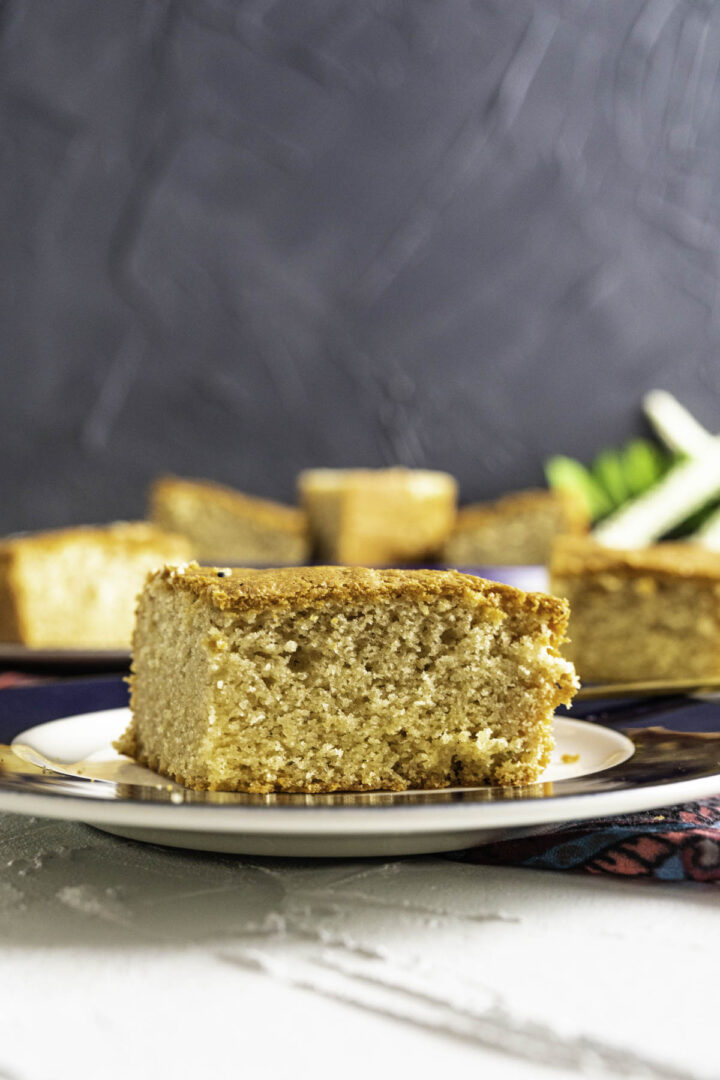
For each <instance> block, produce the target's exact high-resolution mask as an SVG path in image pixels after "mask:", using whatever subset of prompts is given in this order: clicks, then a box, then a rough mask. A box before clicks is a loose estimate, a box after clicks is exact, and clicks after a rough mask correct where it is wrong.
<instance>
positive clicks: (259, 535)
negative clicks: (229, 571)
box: [150, 476, 309, 566]
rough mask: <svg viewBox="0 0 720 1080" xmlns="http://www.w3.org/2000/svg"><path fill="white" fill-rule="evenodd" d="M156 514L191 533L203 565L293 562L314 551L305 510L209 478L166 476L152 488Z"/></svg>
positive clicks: (161, 520)
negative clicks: (234, 488)
mask: <svg viewBox="0 0 720 1080" xmlns="http://www.w3.org/2000/svg"><path fill="white" fill-rule="evenodd" d="M150 517H151V519H152V520H153V521H155V522H156V523H157V524H158V525H161V526H162V527H163V528H166V529H172V530H173V531H174V532H179V533H182V535H183V536H186V537H187V538H188V540H189V541H190V543H191V544H192V546H193V549H194V556H193V557H194V558H196V559H199V561H200V562H201V563H235V564H240V565H241V566H245V565H247V564H250V565H252V564H253V563H258V564H260V565H267V564H270V565H272V566H278V565H283V564H287V565H293V564H296V563H304V562H306V561H307V557H308V554H309V540H308V531H307V519H306V517H305V514H304V513H303V512H302V511H301V510H298V509H297V508H296V507H293V506H284V505H283V504H282V503H277V502H272V501H271V500H270V499H259V498H256V497H255V496H254V495H243V494H242V493H241V492H239V491H234V490H233V489H232V488H229V487H224V486H223V485H222V484H214V483H211V482H210V481H209V480H183V479H180V478H178V477H175V476H163V477H160V478H159V479H158V480H156V481H155V483H154V484H153V486H152V488H151V490H150Z"/></svg>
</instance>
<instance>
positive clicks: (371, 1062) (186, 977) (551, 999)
mask: <svg viewBox="0 0 720 1080" xmlns="http://www.w3.org/2000/svg"><path fill="white" fill-rule="evenodd" d="M0 867H1V868H2V873H1V874H0V987H1V988H2V989H1V990H0V993H1V994H2V1009H1V1011H0V1017H1V1030H2V1039H1V1040H0V1078H2V1077H7V1078H12V1080H55V1078H63V1080H64V1078H70V1077H78V1076H80V1077H85V1076H87V1077H101V1078H103V1080H104V1078H107V1080H114V1078H115V1077H117V1078H121V1077H122V1078H123V1080H125V1078H127V1077H132V1078H137V1077H153V1078H155V1077H185V1076H187V1077H191V1076H192V1077H201V1076H202V1077H206V1076H223V1077H225V1076H238V1077H240V1076H243V1077H245V1076H257V1075H263V1076H265V1075H269V1076H278V1077H284V1076H292V1077H304V1076H308V1077H311V1076H312V1077H316V1076H331V1075H337V1076H339V1077H356V1076H357V1077H395V1076H406V1075H407V1076H412V1077H425V1076H427V1077H439V1076H442V1077H449V1076H461V1075H463V1076H465V1075H472V1076H477V1077H483V1078H488V1080H495V1078H497V1080H504V1078H506V1077H513V1078H515V1077H518V1078H521V1080H522V1078H525V1077H546V1076H547V1077H552V1076H558V1077H562V1076H565V1075H590V1076H595V1075H597V1076H623V1077H635V1076H637V1077H649V1078H651V1080H656V1078H661V1077H662V1078H669V1077H698V1078H700V1077H702V1078H708V1080H709V1078H713V1080H715V1078H717V1077H718V1076H720V1019H719V1017H718V1008H717V986H718V971H719V970H720V914H719V904H720V891H718V889H717V888H716V887H715V886H698V885H679V884H678V885H672V884H662V883H658V882H643V881H617V880H609V879H603V878H598V877H593V876H573V875H568V874H552V873H546V872H539V871H531V870H515V869H506V868H496V867H492V868H488V867H481V866H473V865H469V864H463V863H459V862H453V861H451V860H450V859H447V858H434V857H426V858H408V859H397V860H392V861H389V862H388V861H374V860H357V861H339V860H334V861H331V862H324V861H314V862H311V861H302V862H300V861H298V862H295V861H291V860H287V861H280V860H264V859H258V858H252V859H251V858H239V857H227V856H215V855H203V854H196V853H188V852H182V851H175V850H172V849H162V848H158V847H151V846H143V845H141V844H136V843H132V842H130V841H123V840H119V839H116V838H113V837H110V836H105V835H104V834H102V833H101V832H98V831H95V830H94V829H91V828H89V827H86V826H83V825H75V824H67V823H63V822H51V821H46V820H41V819H32V818H22V817H16V816H13V815H4V816H2V817H0ZM470 1070H471V1072H470Z"/></svg>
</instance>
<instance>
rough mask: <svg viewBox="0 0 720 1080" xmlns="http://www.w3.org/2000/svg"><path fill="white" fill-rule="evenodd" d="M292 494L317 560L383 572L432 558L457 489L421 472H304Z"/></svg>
mask: <svg viewBox="0 0 720 1080" xmlns="http://www.w3.org/2000/svg"><path fill="white" fill-rule="evenodd" d="M298 488H299V493H300V498H301V502H302V504H303V506H304V507H305V509H306V510H307V513H308V517H309V520H310V525H311V530H312V532H313V535H314V540H315V545H316V548H317V550H318V554H319V555H320V557H321V558H325V559H329V560H331V561H332V562H336V563H341V564H346V565H350V564H354V565H365V566H367V565H374V566H387V565H390V566H392V565H394V564H395V565H396V564H398V563H400V564H402V563H408V562H413V561H415V562H422V561H423V560H427V559H430V558H432V557H435V556H436V555H437V554H438V552H439V551H440V549H441V548H442V546H443V544H444V543H445V541H446V540H447V538H448V536H449V534H450V531H451V529H452V527H453V524H454V522H455V514H456V507H457V483H456V481H455V479H454V478H453V477H452V476H450V475H449V474H448V473H442V472H434V471H430V470H424V469H405V468H400V467H398V468H392V469H376V470H372V469H310V470H308V471H306V472H303V473H301V474H300V476H299V478H298Z"/></svg>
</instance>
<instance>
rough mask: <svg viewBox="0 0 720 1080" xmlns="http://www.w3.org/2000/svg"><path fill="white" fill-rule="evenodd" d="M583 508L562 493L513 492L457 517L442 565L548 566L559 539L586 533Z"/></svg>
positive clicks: (464, 509) (471, 507)
mask: <svg viewBox="0 0 720 1080" xmlns="http://www.w3.org/2000/svg"><path fill="white" fill-rule="evenodd" d="M589 526H590V521H589V518H588V515H587V511H586V510H585V507H584V505H583V504H582V503H581V502H580V501H579V500H578V499H577V498H575V497H573V496H572V495H571V494H569V493H568V492H565V491H546V490H537V491H518V492H514V493H513V494H511V495H505V496H504V497H503V498H502V499H498V500H497V501H496V502H490V503H473V504H471V505H469V506H463V507H461V508H460V510H459V511H458V516H457V521H456V523H455V528H454V530H453V532H452V534H451V536H450V539H449V540H448V542H447V544H446V546H445V550H444V552H443V561H444V562H446V563H449V564H451V565H452V564H455V565H457V566H472V565H478V566H481V565H483V564H484V565H486V566H491V565H500V566H517V565H536V564H542V565H547V563H549V561H550V556H551V552H552V546H553V543H554V542H555V540H556V539H557V537H558V536H564V535H569V536H578V535H582V534H584V533H587V531H588V528H589Z"/></svg>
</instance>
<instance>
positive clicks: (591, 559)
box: [551, 537, 720, 582]
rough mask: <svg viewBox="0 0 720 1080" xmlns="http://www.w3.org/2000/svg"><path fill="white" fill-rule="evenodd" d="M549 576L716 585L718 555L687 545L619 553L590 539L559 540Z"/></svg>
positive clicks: (719, 556)
mask: <svg viewBox="0 0 720 1080" xmlns="http://www.w3.org/2000/svg"><path fill="white" fill-rule="evenodd" d="M551 572H552V573H553V575H555V576H557V577H572V576H579V575H585V574H602V573H609V574H616V575H619V576H623V575H624V576H627V577H637V576H638V575H639V574H652V575H654V576H662V577H672V578H683V579H688V578H694V579H700V580H703V581H713V582H716V581H720V553H718V552H713V551H708V550H706V549H705V548H702V547H700V546H699V545H698V544H687V543H685V544H683V543H664V544H653V545H652V546H651V547H644V548H635V549H631V550H620V549H619V548H606V547H602V546H601V545H600V544H597V543H595V542H594V541H593V540H591V539H582V538H580V537H560V538H559V539H558V540H557V541H556V542H555V546H554V548H553V557H552V563H551Z"/></svg>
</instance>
